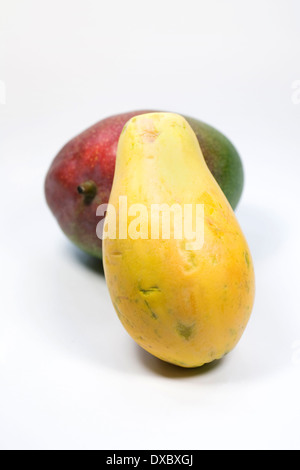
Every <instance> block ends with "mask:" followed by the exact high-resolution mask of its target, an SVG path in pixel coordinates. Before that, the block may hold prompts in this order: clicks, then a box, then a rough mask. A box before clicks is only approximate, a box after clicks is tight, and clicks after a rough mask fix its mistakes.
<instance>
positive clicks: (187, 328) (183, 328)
mask: <svg viewBox="0 0 300 470" xmlns="http://www.w3.org/2000/svg"><path fill="white" fill-rule="evenodd" d="M194 328H195V325H184V324H183V323H181V322H178V323H177V326H176V331H177V333H178V334H179V335H180V336H182V337H183V338H184V339H185V340H186V341H189V340H190V339H191V336H192V334H193V332H194Z"/></svg>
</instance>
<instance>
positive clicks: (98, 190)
mask: <svg viewBox="0 0 300 470" xmlns="http://www.w3.org/2000/svg"><path fill="white" fill-rule="evenodd" d="M144 113H147V111H132V112H130V113H124V114H119V115H117V116H111V117H109V118H107V119H104V120H102V121H100V122H98V123H97V124H95V125H94V126H92V127H90V128H89V129H87V130H86V131H84V132H83V133H81V134H80V135H78V136H77V137H75V138H74V139H72V140H71V141H70V142H68V143H67V144H66V145H65V146H64V147H63V148H62V150H61V151H60V152H59V153H58V155H57V156H56V157H55V159H54V161H53V163H52V165H51V167H50V169H49V171H48V174H47V177H46V182H45V192H46V199H47V202H48V205H49V207H50V209H51V211H52V212H53V214H54V216H55V217H56V219H57V221H58V223H59V225H60V227H61V229H62V230H63V232H64V233H65V234H66V235H67V237H68V238H69V239H70V240H71V241H72V242H73V243H75V244H76V245H77V246H78V247H79V248H81V249H82V250H84V251H85V252H87V253H89V254H91V255H92V256H95V257H98V258H101V256H102V249H101V240H99V238H98V237H97V235H96V226H97V223H98V222H99V220H100V219H99V218H97V216H96V210H97V207H98V206H99V205H100V204H105V203H107V202H108V199H109V195H110V191H111V186H112V182H113V177H114V170H115V159H116V151H117V145H118V140H119V137H120V134H121V131H122V129H123V127H124V125H125V123H126V122H127V121H128V120H129V119H130V118H132V117H133V116H136V115H139V114H144ZM187 120H188V122H189V123H190V125H191V126H192V128H193V129H194V131H195V133H196V135H197V138H198V141H199V143H200V145H201V147H202V150H203V154H204V158H205V160H206V162H207V165H208V167H209V168H210V170H211V172H212V174H213V175H214V177H215V178H216V180H217V182H218V183H219V185H220V187H221V188H222V190H223V192H224V193H225V195H226V196H227V198H228V200H229V202H230V203H231V205H232V207H233V208H235V207H236V206H237V204H238V201H239V199H240V196H241V193H242V189H243V167H242V163H241V159H240V157H239V154H238V153H237V151H236V149H235V148H234V146H233V145H232V144H231V142H230V141H229V140H228V139H227V138H226V137H224V135H223V134H221V133H220V132H218V131H217V130H215V129H214V128H212V127H210V126H208V125H207V124H205V123H203V122H201V121H198V120H196V119H193V118H187Z"/></svg>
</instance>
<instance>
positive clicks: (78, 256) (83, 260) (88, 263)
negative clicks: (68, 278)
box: [65, 244, 104, 276]
mask: <svg viewBox="0 0 300 470" xmlns="http://www.w3.org/2000/svg"><path fill="white" fill-rule="evenodd" d="M65 251H66V252H67V255H68V256H69V257H72V258H73V259H75V260H76V261H77V262H78V263H79V264H82V265H83V266H84V267H85V268H86V269H89V270H90V271H93V272H94V273H97V274H101V275H102V276H104V269H103V263H102V260H101V259H98V258H95V257H94V256H91V255H88V254H87V253H85V252H84V251H82V250H80V249H79V248H77V247H76V246H74V245H71V244H67V245H66V250H65Z"/></svg>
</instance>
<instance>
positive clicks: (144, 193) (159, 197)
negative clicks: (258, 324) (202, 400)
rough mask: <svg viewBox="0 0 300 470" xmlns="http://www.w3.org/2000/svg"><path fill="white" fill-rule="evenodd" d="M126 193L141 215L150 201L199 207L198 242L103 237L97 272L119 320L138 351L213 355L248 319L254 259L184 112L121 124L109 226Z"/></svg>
mask: <svg viewBox="0 0 300 470" xmlns="http://www.w3.org/2000/svg"><path fill="white" fill-rule="evenodd" d="M149 129H155V132H149ZM133 172H134V177H132V174H133ZM125 195H126V196H127V201H128V207H130V205H131V204H134V203H141V204H144V205H145V206H146V207H147V209H148V214H150V213H151V209H150V208H151V204H152V203H157V202H158V201H159V203H166V204H168V205H170V206H171V205H172V204H173V203H174V202H176V203H178V204H180V205H181V206H183V205H184V204H204V245H203V247H202V248H201V249H199V250H197V251H189V250H187V248H186V245H185V243H184V240H174V238H172V237H171V239H169V240H162V239H158V240H154V239H135V240H133V239H131V238H127V239H118V237H117V238H116V239H109V238H108V236H107V235H105V237H104V240H103V264H104V271H105V277H106V281H107V285H108V289H109V292H110V296H111V299H112V302H113V305H114V307H115V310H116V312H117V315H118V317H119V319H120V321H121V322H122V324H123V326H124V327H125V329H126V330H127V332H128V333H129V334H130V336H131V337H132V338H133V339H134V340H135V341H136V342H137V343H138V344H139V345H140V346H141V347H142V348H144V349H145V350H146V351H148V352H149V353H151V354H152V355H154V356H156V357H157V358H159V359H162V360H163V361H166V362H169V363H172V364H175V365H178V366H181V367H185V368H193V367H199V366H201V365H203V364H206V363H210V362H212V361H214V360H216V359H220V358H222V357H223V356H224V355H225V354H227V353H229V352H230V351H231V350H232V349H233V348H234V347H235V346H236V344H237V343H238V341H239V340H240V338H241V336H242V334H243V332H244V330H245V328H246V325H247V323H248V320H249V318H250V314H251V311H252V307H253V302H254V291H255V281H254V269H253V262H252V258H251V254H250V250H249V247H248V245H247V242H246V240H245V238H244V235H243V233H242V231H241V229H240V226H239V224H238V222H237V219H236V217H235V214H234V212H233V210H232V208H231V206H230V204H229V202H228V201H227V199H226V197H225V196H224V194H223V192H222V191H221V189H220V187H219V186H218V184H217V183H216V181H215V179H214V178H213V176H212V174H211V173H210V171H209V169H208V167H207V165H206V163H205V160H204V158H203V155H202V152H201V149H200V147H199V143H198V140H197V138H196V135H195V133H194V132H193V130H192V128H191V127H190V126H189V124H188V122H187V121H186V120H185V119H184V118H183V117H181V116H179V115H176V114H172V113H151V114H148V115H146V116H138V117H136V118H132V119H131V120H130V122H129V123H128V124H127V125H126V126H125V129H124V131H123V133H122V135H121V137H120V141H119V145H118V152H117V162H116V171H115V177H114V183H113V188H112V192H111V195H110V201H109V202H110V204H112V205H113V206H114V207H115V208H116V214H117V227H118V222H119V211H118V209H119V197H120V196H125ZM129 224H130V218H128V225H129ZM149 232H150V231H149Z"/></svg>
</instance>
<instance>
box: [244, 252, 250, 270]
mask: <svg viewBox="0 0 300 470" xmlns="http://www.w3.org/2000/svg"><path fill="white" fill-rule="evenodd" d="M244 256H245V260H246V263H247V266H248V268H249V267H250V259H249V253H248V251H245V252H244Z"/></svg>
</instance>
